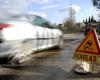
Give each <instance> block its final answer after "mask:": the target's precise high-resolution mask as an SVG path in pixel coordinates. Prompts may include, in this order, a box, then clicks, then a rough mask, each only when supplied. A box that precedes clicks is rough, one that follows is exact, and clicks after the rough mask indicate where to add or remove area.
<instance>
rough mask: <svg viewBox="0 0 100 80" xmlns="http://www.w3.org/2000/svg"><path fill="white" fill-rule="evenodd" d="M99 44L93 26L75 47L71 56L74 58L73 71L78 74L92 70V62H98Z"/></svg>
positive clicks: (99, 55)
mask: <svg viewBox="0 0 100 80" xmlns="http://www.w3.org/2000/svg"><path fill="white" fill-rule="evenodd" d="M99 57H100V45H99V40H98V37H97V34H96V30H95V29H94V28H93V29H91V31H90V32H89V33H88V34H87V36H86V37H85V38H84V40H83V41H82V43H81V44H80V45H79V46H78V47H77V48H76V50H75V53H74V55H73V58H74V59H76V63H75V66H74V71H75V72H76V73H80V74H87V73H90V72H92V71H93V69H94V64H95V63H98V62H99Z"/></svg>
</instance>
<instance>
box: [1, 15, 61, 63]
mask: <svg viewBox="0 0 100 80" xmlns="http://www.w3.org/2000/svg"><path fill="white" fill-rule="evenodd" d="M62 45H63V33H62V31H61V30H59V29H56V28H55V27H53V26H52V25H51V24H50V22H48V21H47V20H45V19H44V18H42V17H40V16H37V15H15V16H11V17H10V18H4V19H0V58H4V57H7V58H10V59H11V61H13V62H18V63H21V62H24V61H25V60H24V59H26V58H30V57H34V52H36V51H40V50H44V49H48V48H52V47H56V46H57V47H62ZM26 60H27V59H26Z"/></svg>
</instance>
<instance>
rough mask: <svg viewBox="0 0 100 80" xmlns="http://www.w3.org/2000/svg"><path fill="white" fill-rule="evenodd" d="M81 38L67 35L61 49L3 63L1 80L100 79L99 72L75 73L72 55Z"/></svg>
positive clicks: (0, 69) (0, 72)
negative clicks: (18, 60)
mask: <svg viewBox="0 0 100 80" xmlns="http://www.w3.org/2000/svg"><path fill="white" fill-rule="evenodd" d="M75 36H76V37H75ZM81 40H82V36H78V35H74V37H73V38H72V35H71V37H70V35H65V39H64V47H63V48H62V49H61V50H57V49H50V50H45V51H42V52H38V53H36V58H33V59H32V60H30V61H27V62H25V63H23V64H20V65H14V64H8V63H6V62H5V63H1V65H0V80H100V73H99V72H98V73H91V74H88V75H79V74H75V73H74V69H73V67H74V64H75V60H74V59H72V57H73V53H74V50H75V48H76V47H77V46H78V45H79V44H80V42H81ZM41 56H42V57H41ZM1 62H2V61H1Z"/></svg>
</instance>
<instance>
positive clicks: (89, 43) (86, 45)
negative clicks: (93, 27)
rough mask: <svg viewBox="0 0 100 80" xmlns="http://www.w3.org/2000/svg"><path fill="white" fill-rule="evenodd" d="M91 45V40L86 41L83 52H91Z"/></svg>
mask: <svg viewBox="0 0 100 80" xmlns="http://www.w3.org/2000/svg"><path fill="white" fill-rule="evenodd" d="M92 44H93V41H91V40H89V41H87V42H86V44H85V45H84V50H87V49H89V50H91V51H92V50H93V49H92V48H91V46H92Z"/></svg>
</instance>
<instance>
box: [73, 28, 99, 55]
mask: <svg viewBox="0 0 100 80" xmlns="http://www.w3.org/2000/svg"><path fill="white" fill-rule="evenodd" d="M75 52H82V53H85V54H95V55H100V45H99V40H98V37H97V34H96V31H95V29H91V31H90V32H89V33H88V34H87V36H86V37H85V39H84V40H83V42H82V43H81V44H80V45H79V47H78V48H77V49H76V50H75Z"/></svg>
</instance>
